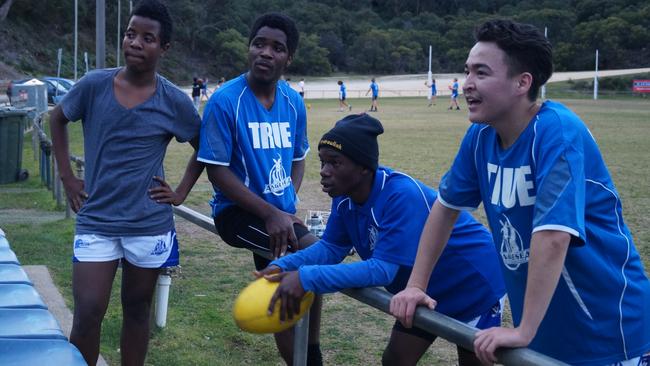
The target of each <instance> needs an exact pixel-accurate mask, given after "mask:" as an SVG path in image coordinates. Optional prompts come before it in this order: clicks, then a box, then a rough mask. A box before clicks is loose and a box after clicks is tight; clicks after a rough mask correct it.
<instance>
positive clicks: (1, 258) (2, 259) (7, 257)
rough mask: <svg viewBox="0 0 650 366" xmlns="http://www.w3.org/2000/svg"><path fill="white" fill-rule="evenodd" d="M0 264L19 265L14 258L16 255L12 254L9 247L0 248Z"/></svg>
mask: <svg viewBox="0 0 650 366" xmlns="http://www.w3.org/2000/svg"><path fill="white" fill-rule="evenodd" d="M0 263H13V264H20V262H18V258H17V257H16V253H14V251H13V250H11V249H10V248H9V247H6V248H4V247H2V248H0Z"/></svg>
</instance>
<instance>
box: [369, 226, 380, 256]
mask: <svg viewBox="0 0 650 366" xmlns="http://www.w3.org/2000/svg"><path fill="white" fill-rule="evenodd" d="M377 234H378V232H377V228H376V227H375V226H374V225H370V226H369V227H368V246H369V247H370V251H371V252H372V251H374V250H375V243H376V242H377Z"/></svg>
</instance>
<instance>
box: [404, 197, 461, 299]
mask: <svg viewBox="0 0 650 366" xmlns="http://www.w3.org/2000/svg"><path fill="white" fill-rule="evenodd" d="M458 214H459V211H456V210H452V209H450V208H447V207H445V206H443V205H442V204H441V203H440V202H439V201H436V202H435V203H434V204H433V207H432V208H431V212H430V213H429V217H428V218H427V221H426V223H425V224H424V229H422V234H421V235H420V242H419V244H418V253H417V256H416V258H415V265H414V266H413V272H412V273H411V277H410V278H409V281H408V284H407V287H417V288H419V289H421V290H422V291H426V289H427V285H428V284H429V277H431V272H432V271H433V267H434V266H435V265H436V263H437V262H438V258H440V254H442V251H443V249H444V248H445V245H447V241H448V240H449V236H450V235H451V231H452V230H453V228H454V223H455V222H456V219H457V218H458Z"/></svg>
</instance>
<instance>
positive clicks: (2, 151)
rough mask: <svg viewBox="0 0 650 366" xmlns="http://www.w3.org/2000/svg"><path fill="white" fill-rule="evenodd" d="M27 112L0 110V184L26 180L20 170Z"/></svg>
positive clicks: (25, 174)
mask: <svg viewBox="0 0 650 366" xmlns="http://www.w3.org/2000/svg"><path fill="white" fill-rule="evenodd" d="M28 112H29V110H21V109H0V184H6V183H14V182H18V181H20V180H25V179H27V176H28V174H27V171H26V170H23V169H22V162H23V135H24V131H25V126H26V124H27V118H28V117H27V114H28Z"/></svg>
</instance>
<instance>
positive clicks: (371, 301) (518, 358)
mask: <svg viewBox="0 0 650 366" xmlns="http://www.w3.org/2000/svg"><path fill="white" fill-rule="evenodd" d="M174 213H175V214H176V215H178V216H180V217H182V218H184V219H186V220H188V221H190V222H191V223H193V224H195V225H197V226H199V227H201V228H203V229H205V230H208V231H210V232H212V233H215V234H217V231H216V229H215V227H214V222H213V221H212V219H211V218H209V217H208V216H205V215H203V214H201V213H198V212H196V211H194V210H192V209H190V208H188V207H185V206H182V205H181V206H178V207H174ZM255 252H256V253H257V254H259V255H262V256H264V257H268V256H269V253H268V252H262V251H259V252H258V251H255ZM269 259H270V258H269ZM341 292H342V293H344V294H345V295H347V296H350V297H352V298H354V299H356V300H358V301H360V302H362V303H364V304H367V305H370V306H372V307H374V308H376V309H379V310H381V311H383V312H384V313H387V314H389V311H388V309H389V306H390V299H391V297H392V295H391V294H389V293H388V292H387V291H385V290H382V289H380V288H376V287H374V288H358V289H345V290H343V291H341ZM413 325H414V326H416V327H418V328H420V329H423V330H425V331H427V332H429V333H431V334H435V335H437V336H439V337H441V338H444V339H446V340H448V341H449V342H452V343H455V344H457V345H459V346H461V347H463V348H465V349H467V350H469V351H473V350H474V346H473V345H474V338H475V333H476V332H477V329H475V328H472V327H470V326H469V325H467V324H465V323H462V322H460V321H458V320H456V319H453V318H450V317H448V316H445V315H443V314H440V313H438V312H436V311H433V310H429V309H427V308H424V307H419V308H418V309H417V310H416V311H415V317H414V319H413ZM308 327H309V320H308V318H307V315H306V316H305V317H304V318H303V319H301V321H300V322H299V323H298V324H297V325H296V331H295V334H296V336H295V338H294V340H295V343H294V361H293V365H294V366H302V365H305V364H306V359H307V358H306V357H307V354H306V349H307V348H306V344H307V334H308V332H307V330H306V329H308ZM496 356H497V358H498V360H499V363H502V364H504V365H517V366H552V365H566V364H565V363H563V362H561V361H558V360H555V359H553V358H550V357H548V356H545V355H543V354H541V353H538V352H535V351H533V350H531V349H528V348H500V349H498V350H497V352H496Z"/></svg>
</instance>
